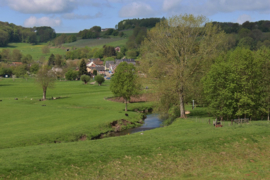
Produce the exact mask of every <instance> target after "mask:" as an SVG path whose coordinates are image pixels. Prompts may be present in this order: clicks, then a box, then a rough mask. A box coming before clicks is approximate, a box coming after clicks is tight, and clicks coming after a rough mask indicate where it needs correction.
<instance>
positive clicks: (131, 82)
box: [110, 62, 141, 111]
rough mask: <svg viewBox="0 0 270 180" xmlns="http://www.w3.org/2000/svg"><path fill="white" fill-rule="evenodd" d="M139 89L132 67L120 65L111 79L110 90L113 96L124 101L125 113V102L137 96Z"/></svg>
mask: <svg viewBox="0 0 270 180" xmlns="http://www.w3.org/2000/svg"><path fill="white" fill-rule="evenodd" d="M140 87H141V85H140V83H139V82H138V77H137V75H136V69H135V67H134V65H133V64H127V63H126V62H122V63H120V64H119V65H118V66H117V68H116V72H115V74H114V76H113V77H112V79H111V84H110V89H111V91H112V93H113V94H114V95H115V96H117V97H123V98H124V99H125V102H126V107H125V111H127V102H128V101H129V100H130V97H131V96H134V95H138V94H139V91H140Z"/></svg>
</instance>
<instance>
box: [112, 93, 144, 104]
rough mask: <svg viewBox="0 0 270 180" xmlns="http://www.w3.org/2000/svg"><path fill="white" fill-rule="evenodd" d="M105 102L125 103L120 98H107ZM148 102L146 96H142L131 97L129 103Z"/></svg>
mask: <svg viewBox="0 0 270 180" xmlns="http://www.w3.org/2000/svg"><path fill="white" fill-rule="evenodd" d="M107 100H109V101H114V102H122V103H125V99H124V98H122V97H111V98H107ZM146 101H149V97H148V96H147V94H143V95H141V96H139V97H133V96H132V97H131V98H130V101H129V103H136V102H146Z"/></svg>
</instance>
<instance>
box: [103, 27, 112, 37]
mask: <svg viewBox="0 0 270 180" xmlns="http://www.w3.org/2000/svg"><path fill="white" fill-rule="evenodd" d="M113 32H114V29H111V28H110V29H107V31H105V33H104V35H107V36H109V35H112V33H113Z"/></svg>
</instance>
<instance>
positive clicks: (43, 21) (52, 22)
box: [24, 16, 62, 27]
mask: <svg viewBox="0 0 270 180" xmlns="http://www.w3.org/2000/svg"><path fill="white" fill-rule="evenodd" d="M61 24H62V21H61V20H60V19H58V18H56V19H53V18H49V17H41V18H36V17H35V16H31V17H30V18H28V19H26V20H25V21H24V26H25V27H34V26H51V27H57V26H60V25H61Z"/></svg>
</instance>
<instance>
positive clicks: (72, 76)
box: [65, 69, 78, 81]
mask: <svg viewBox="0 0 270 180" xmlns="http://www.w3.org/2000/svg"><path fill="white" fill-rule="evenodd" d="M65 77H66V79H67V80H69V81H72V80H75V79H76V78H77V77H78V72H77V71H74V70H72V69H69V70H68V71H67V72H66V74H65Z"/></svg>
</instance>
